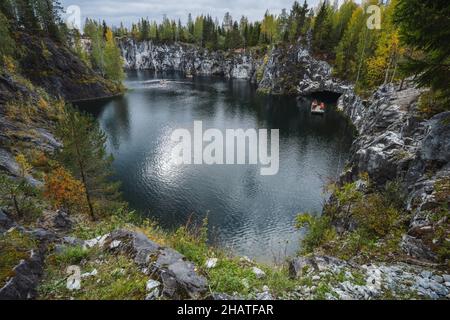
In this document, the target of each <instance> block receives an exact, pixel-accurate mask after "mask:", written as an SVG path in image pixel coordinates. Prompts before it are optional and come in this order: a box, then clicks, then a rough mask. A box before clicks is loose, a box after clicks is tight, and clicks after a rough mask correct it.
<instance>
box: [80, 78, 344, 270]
mask: <svg viewBox="0 0 450 320" xmlns="http://www.w3.org/2000/svg"><path fill="white" fill-rule="evenodd" d="M161 78H165V79H168V81H167V82H166V83H161V82H160V81H159V79H161ZM127 86H128V87H129V88H131V90H130V91H129V92H128V93H127V94H126V95H125V96H124V97H121V98H115V99H112V100H109V101H96V102H89V103H84V104H82V105H81V107H82V108H84V109H86V110H89V112H92V113H93V114H94V115H95V116H96V117H97V118H98V120H99V122H100V125H101V127H102V128H103V130H105V132H106V133H107V136H108V150H109V151H110V152H112V153H113V154H114V157H115V162H114V166H115V169H116V172H117V178H118V179H120V180H121V181H122V186H123V191H124V195H125V197H126V199H127V200H128V201H129V202H130V204H131V205H132V207H134V208H136V209H138V210H140V211H141V212H142V213H143V214H145V215H148V216H151V217H153V218H155V219H157V220H159V222H160V223H161V225H162V226H163V227H166V228H169V229H173V228H176V227H178V226H180V225H182V224H185V223H186V221H187V220H188V219H189V218H191V219H192V220H193V221H194V222H195V221H197V222H199V221H201V220H202V219H203V218H204V217H205V216H206V215H208V219H209V237H210V241H211V242H214V243H216V244H218V245H221V246H223V247H226V248H229V249H231V250H233V251H235V252H237V253H239V254H245V255H248V256H251V257H253V258H256V259H258V260H260V261H265V262H270V261H272V259H273V257H274V256H276V257H282V256H284V255H285V254H293V253H295V252H296V250H298V239H299V232H298V231H297V230H296V229H295V228H294V226H293V221H294V219H295V216H296V214H297V213H299V212H303V211H311V212H319V211H320V210H321V208H322V205H323V201H324V199H325V195H324V194H323V193H322V187H323V184H324V181H325V180H326V179H328V178H329V177H335V176H336V175H337V174H338V172H340V170H341V169H342V167H343V162H344V160H345V159H346V157H347V154H348V150H349V147H350V144H351V139H352V138H351V137H352V129H351V127H350V126H349V124H348V122H347V121H346V120H345V119H344V118H343V117H342V115H341V114H339V113H338V112H336V111H335V110H334V109H333V108H330V109H329V110H328V111H327V113H326V114H325V115H324V116H323V117H321V116H312V115H311V114H310V112H309V105H310V101H311V100H308V99H306V100H297V99H295V98H286V97H266V96H261V95H258V94H257V93H256V92H255V89H254V87H253V86H252V85H250V84H249V83H248V82H246V81H239V80H236V81H224V80H222V79H218V78H194V79H185V78H184V77H183V76H182V75H179V74H155V73H153V72H152V73H149V72H136V73H131V74H129V76H128V79H127ZM195 120H202V121H203V125H204V129H207V128H212V127H214V128H218V129H221V130H225V129H227V128H243V129H246V128H268V129H272V128H273V129H280V171H279V173H278V174H277V175H276V176H261V175H260V168H259V166H257V165H252V166H236V165H232V166H230V165H223V166H217V165H215V166H206V165H204V166H194V165H190V166H175V165H174V164H173V161H172V159H171V148H172V146H173V144H172V142H171V141H170V133H171V132H172V130H174V129H176V128H187V129H192V127H193V122H194V121H195Z"/></svg>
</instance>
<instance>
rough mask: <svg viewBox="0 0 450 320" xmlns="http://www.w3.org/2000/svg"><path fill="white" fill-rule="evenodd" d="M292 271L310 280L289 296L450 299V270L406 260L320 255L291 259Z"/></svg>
mask: <svg viewBox="0 0 450 320" xmlns="http://www.w3.org/2000/svg"><path fill="white" fill-rule="evenodd" d="M289 272H290V275H291V277H293V278H299V277H301V278H303V279H306V280H307V281H304V282H305V284H304V285H302V286H300V287H298V288H297V289H296V291H294V292H292V293H289V294H288V295H289V296H290V298H297V299H310V297H311V295H312V294H317V292H318V291H319V294H321V295H322V296H321V298H323V299H327V300H337V299H339V300H370V299H383V298H386V299H391V298H392V299H413V298H422V299H423V298H425V299H450V274H448V273H447V274H446V273H444V272H442V271H437V270H433V269H430V268H424V267H420V266H413V265H410V264H406V263H396V264H386V263H372V264H364V265H358V264H352V263H350V262H347V261H343V260H340V259H336V258H333V257H329V256H319V255H317V256H308V257H297V258H294V259H292V260H291V261H290V263H289Z"/></svg>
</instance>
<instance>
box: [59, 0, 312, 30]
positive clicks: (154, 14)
mask: <svg viewBox="0 0 450 320" xmlns="http://www.w3.org/2000/svg"><path fill="white" fill-rule="evenodd" d="M299 2H300V3H301V4H302V3H303V0H299ZM307 2H308V4H309V5H310V6H316V5H317V3H318V2H319V0H307ZM293 3H294V0H159V1H158V0H128V1H126V0H61V4H62V5H63V7H64V8H67V7H68V6H70V5H77V6H79V7H80V9H81V20H82V21H84V20H85V19H86V18H87V17H89V18H94V19H96V20H98V19H100V20H103V19H104V20H106V22H107V23H108V24H110V25H115V26H118V25H119V24H120V22H121V21H123V22H124V24H125V25H126V26H130V25H131V23H132V22H136V21H138V20H139V19H140V18H142V17H148V18H149V19H150V20H156V21H161V20H162V18H163V16H164V14H166V15H167V17H168V18H170V19H177V20H178V19H181V21H182V22H183V23H185V22H186V21H187V16H188V13H192V15H193V16H194V17H195V16H197V15H200V14H210V15H211V16H212V17H213V18H215V17H217V18H218V19H219V21H222V18H223V16H224V14H225V13H226V12H230V13H231V15H232V16H233V18H234V19H236V20H237V19H239V18H240V17H241V16H242V15H245V16H247V17H248V18H249V20H250V21H255V20H261V18H262V17H263V16H264V13H265V12H266V10H267V9H268V10H269V11H270V12H271V13H274V14H279V13H280V12H281V9H283V8H286V9H288V12H289V9H290V8H291V7H292V4H293Z"/></svg>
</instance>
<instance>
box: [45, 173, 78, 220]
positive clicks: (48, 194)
mask: <svg viewBox="0 0 450 320" xmlns="http://www.w3.org/2000/svg"><path fill="white" fill-rule="evenodd" d="M85 192H86V190H85V187H84V185H83V183H82V182H81V181H79V180H77V179H75V178H74V177H73V176H72V175H71V174H70V172H68V171H67V170H65V169H64V168H62V167H57V168H56V169H54V170H53V171H52V172H50V173H49V174H48V175H47V177H46V178H45V190H44V197H45V198H46V199H48V200H49V201H50V202H51V203H52V205H53V206H54V207H55V208H65V209H67V210H69V211H70V210H72V209H83V208H86V200H85Z"/></svg>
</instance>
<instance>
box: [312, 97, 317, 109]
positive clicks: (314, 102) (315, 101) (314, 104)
mask: <svg viewBox="0 0 450 320" xmlns="http://www.w3.org/2000/svg"><path fill="white" fill-rule="evenodd" d="M316 108H317V100H315V99H314V100H313V102H312V104H311V109H312V110H315V109H316Z"/></svg>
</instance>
